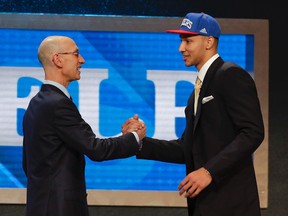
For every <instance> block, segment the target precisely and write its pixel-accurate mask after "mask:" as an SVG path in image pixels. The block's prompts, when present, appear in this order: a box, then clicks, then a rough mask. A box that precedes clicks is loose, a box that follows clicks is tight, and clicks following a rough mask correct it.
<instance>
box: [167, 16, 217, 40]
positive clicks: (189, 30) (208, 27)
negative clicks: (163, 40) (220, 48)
mask: <svg viewBox="0 0 288 216" xmlns="http://www.w3.org/2000/svg"><path fill="white" fill-rule="evenodd" d="M166 32H168V33H178V34H191V35H203V36H212V37H215V38H219V37H220V34H221V28H220V25H219V23H218V22H217V21H216V19H214V18H213V17H211V16H210V15H208V14H205V13H188V14H187V15H186V16H185V17H184V19H183V21H182V23H181V26H180V29H178V30H166Z"/></svg>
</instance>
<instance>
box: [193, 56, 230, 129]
mask: <svg viewBox="0 0 288 216" xmlns="http://www.w3.org/2000/svg"><path fill="white" fill-rule="evenodd" d="M223 63H224V61H223V60H222V58H221V57H218V58H217V59H216V60H215V61H214V62H213V63H212V64H211V66H210V67H209V69H208V71H207V73H206V75H205V78H204V80H203V82H202V86H201V90H200V94H199V100H198V105H197V112H196V115H195V118H194V128H193V132H195V129H196V126H197V124H198V121H199V118H200V116H201V110H202V109H201V108H202V99H203V97H204V95H205V93H206V90H207V87H208V86H209V83H210V81H211V80H212V79H213V77H214V75H215V74H216V72H217V70H218V69H219V68H220V67H221V65H222V64H223ZM193 98H195V97H193ZM193 101H194V99H193Z"/></svg>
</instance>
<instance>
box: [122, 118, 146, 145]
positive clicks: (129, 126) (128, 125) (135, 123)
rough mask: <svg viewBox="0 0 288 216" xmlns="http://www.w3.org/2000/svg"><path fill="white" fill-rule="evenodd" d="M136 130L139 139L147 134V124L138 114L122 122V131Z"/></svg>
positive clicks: (124, 132)
mask: <svg viewBox="0 0 288 216" xmlns="http://www.w3.org/2000/svg"><path fill="white" fill-rule="evenodd" d="M133 131H135V132H136V133H137V134H138V136H139V139H140V140H142V139H143V138H144V137H145V136H146V125H145V123H144V122H143V121H141V120H140V119H139V117H138V115H137V114H135V115H134V116H133V118H129V119H128V120H127V121H126V122H124V123H123V124H122V133H123V134H126V133H130V132H133Z"/></svg>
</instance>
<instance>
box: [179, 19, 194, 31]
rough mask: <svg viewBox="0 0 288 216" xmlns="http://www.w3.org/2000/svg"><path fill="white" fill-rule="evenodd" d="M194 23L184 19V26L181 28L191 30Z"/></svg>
mask: <svg viewBox="0 0 288 216" xmlns="http://www.w3.org/2000/svg"><path fill="white" fill-rule="evenodd" d="M192 24H193V23H192V22H191V21H190V20H189V19H187V18H184V19H183V21H182V24H181V26H186V27H187V28H188V29H191V28H192Z"/></svg>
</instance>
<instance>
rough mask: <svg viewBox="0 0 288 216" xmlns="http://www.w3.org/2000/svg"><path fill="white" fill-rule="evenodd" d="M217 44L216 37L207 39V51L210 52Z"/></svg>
mask: <svg viewBox="0 0 288 216" xmlns="http://www.w3.org/2000/svg"><path fill="white" fill-rule="evenodd" d="M214 44H215V38H214V37H207V46H206V49H207V50H210V49H211V48H212V47H213V46H214Z"/></svg>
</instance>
